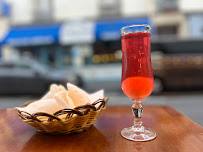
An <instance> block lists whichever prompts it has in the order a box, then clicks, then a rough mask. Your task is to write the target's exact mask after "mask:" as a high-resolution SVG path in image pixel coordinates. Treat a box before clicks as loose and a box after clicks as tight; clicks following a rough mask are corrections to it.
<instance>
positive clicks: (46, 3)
mask: <svg viewBox="0 0 203 152" xmlns="http://www.w3.org/2000/svg"><path fill="white" fill-rule="evenodd" d="M52 12H53V8H52V0H35V21H36V22H51V21H52V19H53V16H52V15H53V13H52Z"/></svg>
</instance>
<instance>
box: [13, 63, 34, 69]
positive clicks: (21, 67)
mask: <svg viewBox="0 0 203 152" xmlns="http://www.w3.org/2000/svg"><path fill="white" fill-rule="evenodd" d="M15 69H22V70H23V69H24V70H29V69H31V67H30V66H29V65H26V64H16V65H15Z"/></svg>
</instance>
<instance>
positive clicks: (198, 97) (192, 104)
mask: <svg viewBox="0 0 203 152" xmlns="http://www.w3.org/2000/svg"><path fill="white" fill-rule="evenodd" d="M105 96H106V97H109V98H110V99H109V101H108V104H107V106H119V105H122V106H129V108H130V106H131V105H132V102H131V100H130V99H129V98H128V97H126V96H125V95H124V94H123V93H118V92H107V93H106V94H105ZM38 98H39V97H37V96H0V108H14V107H17V106H20V105H22V104H24V103H25V102H27V101H30V100H36V99H38ZM143 105H144V106H145V105H148V106H155V105H168V106H171V107H173V108H174V109H176V110H177V111H179V112H180V113H182V114H184V115H185V116H186V117H188V118H190V119H192V120H193V121H194V122H196V123H197V124H199V125H201V126H203V117H202V116H203V111H202V108H203V92H169V93H168V92H167V93H163V94H162V95H151V96H149V97H148V98H146V99H145V100H144V101H143Z"/></svg>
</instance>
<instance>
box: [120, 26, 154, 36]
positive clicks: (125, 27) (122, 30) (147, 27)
mask: <svg viewBox="0 0 203 152" xmlns="http://www.w3.org/2000/svg"><path fill="white" fill-rule="evenodd" d="M132 27H146V30H145V31H149V33H151V26H150V25H148V24H132V25H127V26H124V27H122V28H121V29H120V33H121V35H125V34H122V33H123V32H124V30H125V29H127V28H132ZM133 33H141V32H133Z"/></svg>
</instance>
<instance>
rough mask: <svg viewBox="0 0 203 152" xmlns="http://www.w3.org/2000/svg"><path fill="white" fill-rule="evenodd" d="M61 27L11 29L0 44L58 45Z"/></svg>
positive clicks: (40, 26)
mask: <svg viewBox="0 0 203 152" xmlns="http://www.w3.org/2000/svg"><path fill="white" fill-rule="evenodd" d="M60 27H61V25H59V24H53V25H32V26H19V27H11V28H10V30H9V31H8V33H7V35H6V36H5V38H4V39H3V40H2V42H0V44H8V45H11V46H17V47H18V46H35V45H49V44H54V43H58V40H59V38H58V37H59V36H58V35H59V30H60Z"/></svg>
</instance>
